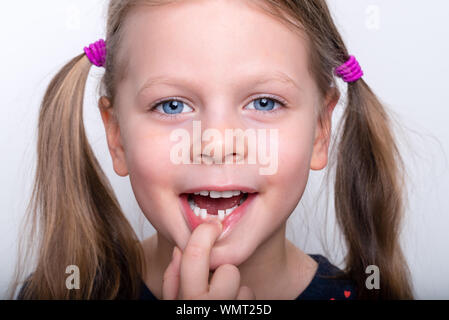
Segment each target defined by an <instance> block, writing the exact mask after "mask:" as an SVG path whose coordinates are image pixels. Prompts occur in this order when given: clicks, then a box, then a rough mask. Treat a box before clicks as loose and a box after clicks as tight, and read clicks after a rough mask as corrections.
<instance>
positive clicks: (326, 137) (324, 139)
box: [310, 87, 340, 170]
mask: <svg viewBox="0 0 449 320" xmlns="http://www.w3.org/2000/svg"><path fill="white" fill-rule="evenodd" d="M339 99H340V93H339V92H338V90H337V89H336V88H335V87H332V88H331V89H330V90H329V91H328V93H327V94H326V97H325V99H324V104H325V106H324V107H325V109H326V112H325V116H324V119H323V124H322V125H321V124H320V123H319V121H318V120H317V126H316V129H315V141H314V143H313V152H312V159H311V162H310V169H312V170H322V169H323V168H325V167H326V165H327V161H328V151H329V143H330V137H331V129H332V112H333V111H334V108H335V106H336V105H337V103H338V100H339Z"/></svg>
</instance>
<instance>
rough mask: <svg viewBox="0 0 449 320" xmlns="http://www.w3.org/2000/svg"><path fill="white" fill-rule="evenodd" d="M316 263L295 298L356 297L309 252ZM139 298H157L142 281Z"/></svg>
mask: <svg viewBox="0 0 449 320" xmlns="http://www.w3.org/2000/svg"><path fill="white" fill-rule="evenodd" d="M309 256H310V257H312V258H313V259H314V260H315V261H316V262H317V263H318V269H317V271H316V273H315V276H314V277H313V279H312V281H311V282H310V284H309V285H308V286H307V288H306V289H305V290H304V291H303V292H302V293H301V294H300V295H299V296H298V297H297V298H296V300H353V299H355V297H356V293H355V286H354V284H353V283H352V282H351V281H349V280H344V279H331V278H329V276H336V275H339V274H341V273H342V271H341V270H340V269H339V268H338V267H336V266H334V265H333V264H331V263H330V262H329V260H328V259H327V258H326V257H324V256H322V255H319V254H310V255H309ZM140 300H158V299H157V298H156V297H155V296H154V295H153V293H152V292H151V291H150V290H149V289H148V287H147V286H146V285H145V283H144V282H143V281H142V289H141V295H140Z"/></svg>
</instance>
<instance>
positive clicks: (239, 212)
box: [180, 193, 257, 240]
mask: <svg viewBox="0 0 449 320" xmlns="http://www.w3.org/2000/svg"><path fill="white" fill-rule="evenodd" d="M256 197H257V193H248V198H247V199H246V200H245V202H243V203H242V204H241V205H240V206H238V207H237V208H236V209H235V210H234V211H232V213H231V214H230V215H228V216H227V217H225V218H224V219H223V221H221V224H222V226H223V229H222V230H223V231H222V232H221V235H220V237H219V238H218V240H220V239H223V238H224V237H225V235H227V234H229V233H230V232H231V230H232V229H233V228H234V226H235V225H236V224H237V222H238V221H239V220H240V219H241V218H242V217H243V216H244V214H245V213H246V212H247V211H248V210H247V208H248V206H249V205H250V204H251V202H253V200H254V198H256ZM180 198H181V205H182V208H183V213H184V216H185V217H186V219H187V223H188V225H189V227H190V231H192V232H193V230H195V229H196V227H198V226H199V225H200V224H202V223H204V222H207V221H208V220H207V218H206V219H203V218H201V216H196V215H195V213H194V212H193V210H192V208H190V205H189V202H188V195H187V194H185V193H184V194H181V196H180ZM212 216H214V217H215V215H212ZM216 217H217V218H216V219H217V220H218V215H216Z"/></svg>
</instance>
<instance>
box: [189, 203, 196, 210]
mask: <svg viewBox="0 0 449 320" xmlns="http://www.w3.org/2000/svg"><path fill="white" fill-rule="evenodd" d="M189 206H190V209H192V210H193V209H194V208H195V204H194V203H193V201H189Z"/></svg>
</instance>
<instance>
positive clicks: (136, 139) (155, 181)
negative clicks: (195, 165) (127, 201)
mask: <svg viewBox="0 0 449 320" xmlns="http://www.w3.org/2000/svg"><path fill="white" fill-rule="evenodd" d="M148 127H150V128H148ZM126 136H127V140H126V141H125V142H124V143H125V144H126V162H127V166H128V171H129V178H130V182H131V186H132V189H133V192H134V195H135V197H136V200H137V202H138V203H139V206H140V208H141V210H142V212H143V213H144V214H145V216H146V217H147V219H148V220H150V222H151V223H152V224H153V225H154V226H155V227H157V226H161V225H163V224H164V223H163V222H162V220H163V219H165V218H164V215H163V214H160V213H162V212H173V211H176V210H177V205H178V204H177V203H175V202H174V201H173V194H174V193H173V185H174V183H175V181H176V177H179V172H177V170H180V168H179V167H180V166H179V165H175V164H173V163H172V162H171V161H170V148H171V145H172V144H173V142H171V141H170V139H169V136H170V134H169V133H167V132H166V130H158V129H157V128H155V127H151V126H145V127H142V128H140V127H138V126H134V128H133V130H131V131H128V133H127V135H126ZM172 207H173V208H172Z"/></svg>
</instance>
